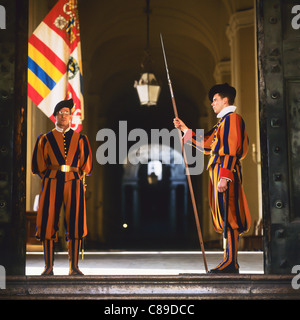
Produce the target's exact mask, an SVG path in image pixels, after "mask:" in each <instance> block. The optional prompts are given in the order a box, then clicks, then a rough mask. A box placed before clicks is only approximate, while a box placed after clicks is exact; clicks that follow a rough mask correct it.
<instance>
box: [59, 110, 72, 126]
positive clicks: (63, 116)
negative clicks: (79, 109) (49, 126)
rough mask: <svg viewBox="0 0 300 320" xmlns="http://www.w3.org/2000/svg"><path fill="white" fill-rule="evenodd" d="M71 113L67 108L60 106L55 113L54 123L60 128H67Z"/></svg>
mask: <svg viewBox="0 0 300 320" xmlns="http://www.w3.org/2000/svg"><path fill="white" fill-rule="evenodd" d="M71 118H72V115H71V112H70V109H69V108H62V109H60V110H59V111H58V112H57V113H56V123H57V125H58V126H59V127H60V128H63V129H65V128H68V127H69V123H70V121H71Z"/></svg>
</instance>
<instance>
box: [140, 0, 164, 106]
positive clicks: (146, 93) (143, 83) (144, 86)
mask: <svg viewBox="0 0 300 320" xmlns="http://www.w3.org/2000/svg"><path fill="white" fill-rule="evenodd" d="M149 1H150V0H147V1H146V3H147V10H146V12H147V47H146V49H145V51H144V59H143V62H142V63H141V66H142V72H141V73H142V76H141V78H140V80H139V81H135V82H134V88H136V90H137V93H138V96H139V99H140V104H141V105H146V106H155V105H156V104H157V101H158V97H159V94H160V90H161V89H160V86H159V84H158V81H157V80H156V78H155V75H154V73H153V72H152V61H151V57H150V49H149V48H150V45H149V13H150V9H149Z"/></svg>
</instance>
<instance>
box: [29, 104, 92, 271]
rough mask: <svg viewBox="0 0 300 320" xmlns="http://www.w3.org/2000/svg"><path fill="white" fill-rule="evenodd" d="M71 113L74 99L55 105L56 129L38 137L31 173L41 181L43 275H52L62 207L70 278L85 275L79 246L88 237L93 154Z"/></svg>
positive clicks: (38, 223) (39, 214)
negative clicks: (74, 126)
mask: <svg viewBox="0 0 300 320" xmlns="http://www.w3.org/2000/svg"><path fill="white" fill-rule="evenodd" d="M72 109H73V100H72V99H69V100H63V101H61V102H59V103H58V104H57V105H56V107H55V109H54V112H53V116H54V117H55V118H56V124H55V128H54V129H53V130H52V131H50V132H48V133H46V134H42V135H40V136H39V137H38V139H37V142H36V144H35V148H34V151H33V156H32V172H33V173H34V174H38V175H39V176H40V177H41V179H42V186H41V192H40V198H39V208H38V212H37V220H36V237H37V238H38V239H40V240H41V241H42V242H43V247H44V259H45V270H44V271H43V273H42V275H53V262H54V241H57V232H58V229H59V214H60V210H61V207H62V205H64V211H65V217H64V218H65V219H64V220H65V228H66V238H67V241H68V251H69V264H70V271H69V275H83V273H82V272H81V271H80V270H79V268H78V257H79V248H80V243H81V240H82V238H84V237H85V236H86V234H87V225H86V206H85V196H84V193H85V190H84V185H83V181H82V178H83V176H84V175H90V174H91V171H92V152H91V148H90V143H89V140H88V138H87V136H85V135H82V134H80V133H78V132H76V131H74V130H73V129H71V127H70V123H71V119H72Z"/></svg>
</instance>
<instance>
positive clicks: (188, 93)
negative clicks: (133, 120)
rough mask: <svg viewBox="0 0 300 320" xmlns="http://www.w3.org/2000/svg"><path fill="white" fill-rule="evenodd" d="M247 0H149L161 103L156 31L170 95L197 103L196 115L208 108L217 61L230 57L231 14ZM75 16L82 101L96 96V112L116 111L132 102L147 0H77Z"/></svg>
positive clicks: (165, 92) (167, 97)
mask: <svg viewBox="0 0 300 320" xmlns="http://www.w3.org/2000/svg"><path fill="white" fill-rule="evenodd" d="M252 4H253V0H242V1H238V5H237V1H233V0H223V1H221V0H210V1H203V0H185V1H182V0H150V10H151V13H150V24H149V33H150V39H149V42H150V52H151V57H152V61H153V62H154V71H155V74H156V76H157V78H158V79H159V80H160V81H161V83H162V93H161V97H160V102H159V103H160V104H164V105H165V104H166V103H168V104H170V95H169V91H168V90H169V89H168V86H167V79H166V73H165V67H164V62H163V56H162V50H161V44H160V37H159V35H160V33H162V35H163V38H164V43H165V49H166V53H167V58H168V65H169V71H170V75H171V80H172V83H173V87H174V91H175V98H177V99H178V101H177V102H180V103H182V105H183V106H182V107H184V108H185V109H186V108H189V107H190V108H195V107H196V109H197V112H196V114H197V113H198V116H201V115H204V114H206V113H207V110H206V109H205V108H203V102H204V100H205V97H206V94H207V91H208V90H209V88H210V87H211V86H212V85H214V84H215V80H214V77H213V73H214V70H215V66H216V64H217V63H218V62H220V61H228V60H230V46H229V42H228V39H227V37H226V27H227V25H228V23H229V18H230V15H231V14H232V13H234V12H235V11H237V10H244V9H248V8H250V7H253V6H252ZM79 18H80V27H81V42H82V56H83V68H84V69H83V72H84V93H85V96H86V99H87V101H89V99H90V102H91V101H97V102H96V103H95V104H96V105H98V109H97V114H98V115H99V116H106V115H107V114H108V113H109V112H111V111H112V110H111V108H115V109H116V110H115V112H117V113H120V112H121V110H119V109H118V108H123V107H124V108H126V107H125V106H129V105H131V106H132V105H134V104H135V105H137V104H138V98H137V95H136V92H135V89H134V88H133V83H134V80H138V79H139V77H140V72H141V67H140V63H141V61H142V58H143V52H144V49H145V47H146V30H147V27H146V26H147V24H146V21H147V20H146V19H147V15H146V0H127V1H122V0H110V1H99V0H79ZM92 97H93V99H92ZM95 97H96V99H95ZM125 100H126V101H125ZM121 101H122V106H120V102H121ZM118 106H119V107H118ZM170 106H171V105H170ZM128 108H129V107H128ZM196 114H195V112H194V113H193V115H196Z"/></svg>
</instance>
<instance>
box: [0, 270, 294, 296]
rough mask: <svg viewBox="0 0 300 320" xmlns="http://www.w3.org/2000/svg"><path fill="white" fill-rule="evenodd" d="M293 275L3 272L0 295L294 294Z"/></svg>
mask: <svg viewBox="0 0 300 320" xmlns="http://www.w3.org/2000/svg"><path fill="white" fill-rule="evenodd" d="M293 277H294V275H262V274H239V275H232V274H228V275H209V274H178V275H124V276H123V275H117V276H116V275H101V276H92V275H86V276H7V277H6V289H2V290H0V299H30V300H31V299H39V300H41V299H55V300H60V299H63V300H65V299H69V300H73V299H74V300H77V299H80V300H88V299H196V300H198V299H300V289H298V290H296V289H293V287H292V279H293Z"/></svg>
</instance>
